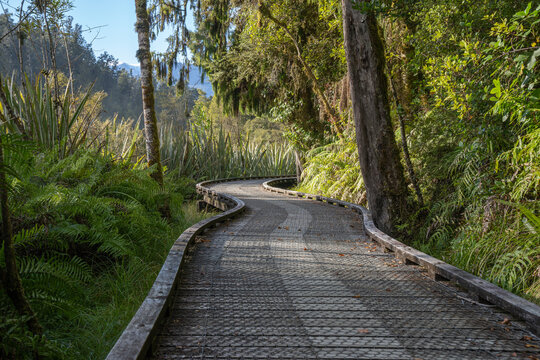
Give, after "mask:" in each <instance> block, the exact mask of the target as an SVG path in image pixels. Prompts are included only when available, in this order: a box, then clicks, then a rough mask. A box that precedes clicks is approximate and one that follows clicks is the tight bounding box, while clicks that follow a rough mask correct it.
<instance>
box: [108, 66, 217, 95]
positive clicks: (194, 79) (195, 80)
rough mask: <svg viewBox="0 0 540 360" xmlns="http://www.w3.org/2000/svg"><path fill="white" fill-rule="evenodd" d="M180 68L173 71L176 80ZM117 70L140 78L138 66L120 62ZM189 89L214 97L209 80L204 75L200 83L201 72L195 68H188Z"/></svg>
mask: <svg viewBox="0 0 540 360" xmlns="http://www.w3.org/2000/svg"><path fill="white" fill-rule="evenodd" d="M180 66H181V65H178V66H177V67H176V69H175V71H174V75H175V77H176V78H178V73H179V72H180ZM118 68H119V69H124V70H126V71H127V72H131V74H132V75H133V76H135V77H139V76H141V69H140V67H139V65H131V64H128V63H124V62H122V63H119V64H118ZM189 87H192V88H196V89H201V90H202V91H204V92H205V93H206V96H213V95H214V91H213V90H212V84H211V83H210V80H209V79H208V77H207V76H206V75H205V76H204V82H202V81H201V70H200V69H199V68H198V67H196V66H192V67H191V68H190V72H189Z"/></svg>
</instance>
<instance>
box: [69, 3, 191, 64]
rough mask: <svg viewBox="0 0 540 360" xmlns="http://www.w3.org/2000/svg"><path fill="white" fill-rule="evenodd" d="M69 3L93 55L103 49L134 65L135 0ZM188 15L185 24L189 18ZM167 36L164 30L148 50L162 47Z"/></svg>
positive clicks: (163, 48)
mask: <svg viewBox="0 0 540 360" xmlns="http://www.w3.org/2000/svg"><path fill="white" fill-rule="evenodd" d="M73 6H74V7H73V9H72V10H71V11H70V12H69V13H68V15H69V16H72V17H73V22H74V23H77V24H80V25H82V27H83V30H87V31H84V33H83V34H84V38H85V39H86V41H87V42H89V43H91V44H92V48H93V49H94V53H95V54H96V56H98V55H99V54H101V53H103V52H104V51H107V52H108V53H109V54H111V55H113V56H114V57H115V58H117V59H118V60H119V62H121V63H122V62H125V63H128V64H131V65H138V61H137V58H136V57H135V53H136V52H137V47H138V42H137V34H136V33H135V0H73ZM189 18H190V17H189V16H188V24H189V23H190V22H191V23H192V22H193V20H192V19H189ZM190 20H191V21H190ZM188 27H189V28H192V26H189V25H188ZM167 36H168V34H167V33H163V34H160V36H159V37H158V39H157V40H156V41H154V42H152V44H151V47H152V50H157V51H164V50H166V49H167V43H166V41H165V39H166V38H167Z"/></svg>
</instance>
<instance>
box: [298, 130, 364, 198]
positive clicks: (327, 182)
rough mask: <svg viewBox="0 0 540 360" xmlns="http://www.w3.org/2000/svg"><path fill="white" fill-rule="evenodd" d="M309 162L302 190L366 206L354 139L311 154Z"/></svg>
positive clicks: (329, 145)
mask: <svg viewBox="0 0 540 360" xmlns="http://www.w3.org/2000/svg"><path fill="white" fill-rule="evenodd" d="M305 161H306V167H305V169H304V171H303V173H302V183H301V184H300V185H299V187H298V190H299V191H304V192H308V193H317V194H321V195H324V196H328V197H332V198H338V199H342V200H345V201H349V202H352V203H356V204H362V205H366V202H367V199H366V191H365V188H364V182H363V179H362V175H361V172H360V164H359V162H358V151H357V149H356V142H355V140H354V136H351V134H349V136H347V137H346V138H345V140H339V141H336V142H335V143H331V144H328V145H325V146H321V147H318V148H315V149H313V150H311V151H309V152H308V153H307V154H306V159H305Z"/></svg>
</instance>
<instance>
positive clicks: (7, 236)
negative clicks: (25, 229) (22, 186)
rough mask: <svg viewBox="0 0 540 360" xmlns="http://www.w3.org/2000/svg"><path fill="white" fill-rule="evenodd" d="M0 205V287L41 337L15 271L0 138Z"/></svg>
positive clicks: (40, 330) (31, 328)
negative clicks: (1, 264)
mask: <svg viewBox="0 0 540 360" xmlns="http://www.w3.org/2000/svg"><path fill="white" fill-rule="evenodd" d="M0 203H1V207H2V233H1V234H0V238H1V241H2V243H3V244H4V259H5V262H6V269H5V271H1V276H2V285H3V286H4V288H5V290H6V293H7V295H8V296H9V298H10V300H11V302H12V303H13V306H15V309H16V310H17V312H18V313H19V315H21V316H28V320H27V321H26V324H27V325H28V328H29V329H30V331H31V332H32V333H33V334H34V335H41V334H42V333H43V330H42V328H41V325H40V324H39V322H38V320H37V318H36V315H35V314H34V311H33V310H32V308H31V307H30V303H29V302H28V299H27V298H26V296H25V294H24V288H23V286H22V282H21V277H20V276H19V271H18V270H17V262H16V260H15V248H14V246H13V234H12V231H13V230H12V227H11V218H10V213H9V203H8V184H7V179H6V173H5V164H4V152H3V149H2V137H1V136H0Z"/></svg>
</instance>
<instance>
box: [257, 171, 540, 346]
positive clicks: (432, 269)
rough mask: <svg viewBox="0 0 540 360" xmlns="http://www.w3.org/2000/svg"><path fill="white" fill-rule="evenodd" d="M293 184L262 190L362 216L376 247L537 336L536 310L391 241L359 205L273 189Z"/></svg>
mask: <svg viewBox="0 0 540 360" xmlns="http://www.w3.org/2000/svg"><path fill="white" fill-rule="evenodd" d="M294 182H296V177H289V178H280V179H272V180H269V181H266V182H265V183H263V184H262V186H263V188H264V189H265V190H267V191H271V192H276V193H281V194H285V195H289V196H295V197H302V198H307V199H311V200H315V201H322V202H326V203H328V204H330V205H335V206H340V207H345V208H350V209H351V210H352V211H354V212H356V213H358V214H360V215H362V217H363V220H364V228H365V230H366V233H367V234H368V235H369V237H370V239H371V240H372V241H375V242H376V243H378V244H379V246H381V247H382V248H384V249H385V250H387V251H389V252H393V253H394V254H395V256H396V257H397V258H398V259H400V260H401V261H403V262H404V263H406V264H417V265H420V266H423V267H424V268H426V269H427V271H428V274H429V276H430V277H431V278H433V279H434V280H448V281H452V282H454V283H456V284H458V285H459V286H460V287H462V288H464V289H465V290H467V292H468V293H469V295H470V296H471V298H472V299H473V300H476V301H485V302H488V303H491V304H493V305H496V306H498V307H500V308H501V309H503V310H506V311H508V312H509V313H510V314H512V315H514V316H516V317H517V318H519V319H521V320H523V321H524V322H525V323H527V325H528V326H529V327H530V330H531V331H532V332H533V333H535V334H536V335H540V306H538V305H536V304H533V303H532V302H530V301H527V300H525V299H524V298H522V297H520V296H518V295H516V294H513V293H511V292H509V291H507V290H504V289H502V288H500V287H499V286H497V285H495V284H493V283H491V282H489V281H486V280H484V279H481V278H479V277H478V276H475V275H472V274H470V273H468V272H466V271H465V270H461V269H459V268H457V267H455V266H453V265H450V264H447V263H445V262H444V261H442V260H439V259H436V258H434V257H433V256H430V255H428V254H425V253H423V252H421V251H419V250H416V249H414V248H412V247H410V246H407V245H405V244H403V243H402V242H400V241H398V240H396V239H394V238H392V237H391V236H389V235H387V234H385V233H384V232H382V231H381V230H379V229H378V228H377V227H376V226H375V224H374V222H373V218H372V217H371V212H370V211H369V210H368V209H366V208H365V207H363V206H361V205H356V204H352V203H348V202H346V201H341V200H337V199H332V198H328V197H325V196H320V195H313V194H307V193H303V192H299V191H293V190H287V189H283V188H279V187H276V186H275V185H283V184H286V183H287V184H291V183H294Z"/></svg>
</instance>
